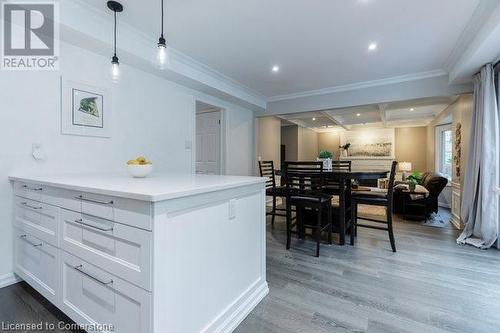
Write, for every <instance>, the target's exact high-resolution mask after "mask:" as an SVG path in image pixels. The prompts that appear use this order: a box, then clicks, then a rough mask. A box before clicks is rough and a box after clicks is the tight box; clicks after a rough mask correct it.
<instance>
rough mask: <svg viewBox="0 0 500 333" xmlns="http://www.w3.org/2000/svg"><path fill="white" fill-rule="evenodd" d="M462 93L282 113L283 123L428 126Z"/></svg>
mask: <svg viewBox="0 0 500 333" xmlns="http://www.w3.org/2000/svg"><path fill="white" fill-rule="evenodd" d="M457 97H458V96H450V97H435V98H424V99H418V100H411V101H403V102H393V103H386V104H377V105H365V106H358V107H351V108H343V109H333V110H324V111H316V112H302V113H293V114H285V115H280V116H278V117H279V118H281V119H282V126H289V125H298V126H302V127H306V128H309V129H311V130H314V131H316V132H330V131H336V130H340V129H346V130H350V129H355V128H359V127H376V128H381V127H386V128H394V127H415V126H427V125H428V124H429V123H430V122H431V121H432V120H433V119H434V118H435V117H436V116H437V115H438V114H439V113H440V112H442V111H444V110H445V109H446V108H447V107H448V106H450V105H451V104H453V103H454V102H455V101H456V100H457Z"/></svg>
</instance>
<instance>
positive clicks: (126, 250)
mask: <svg viewBox="0 0 500 333" xmlns="http://www.w3.org/2000/svg"><path fill="white" fill-rule="evenodd" d="M60 230H61V240H60V244H61V248H62V249H64V250H66V251H67V252H69V253H71V254H74V255H76V256H78V257H80V258H82V259H84V260H87V261H88V262H90V263H92V264H94V265H96V266H98V267H102V268H103V269H105V270H106V271H108V272H110V273H113V274H115V275H118V276H120V277H121V278H123V279H125V280H127V281H129V282H132V283H133V284H135V285H138V286H140V287H142V288H144V289H147V290H151V276H152V274H151V258H152V254H151V246H152V235H151V232H149V231H145V230H141V229H137V228H133V227H130V226H127V225H123V224H120V223H116V222H112V221H109V220H104V219H101V218H98V217H94V216H91V215H86V214H81V213H76V212H72V211H69V210H65V209H61V227H60Z"/></svg>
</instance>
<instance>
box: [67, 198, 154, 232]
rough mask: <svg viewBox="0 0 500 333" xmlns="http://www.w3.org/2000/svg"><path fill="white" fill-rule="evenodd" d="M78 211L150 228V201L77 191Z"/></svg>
mask: <svg viewBox="0 0 500 333" xmlns="http://www.w3.org/2000/svg"><path fill="white" fill-rule="evenodd" d="M76 198H77V199H78V200H79V201H80V202H81V210H80V212H82V213H84V214H88V215H93V216H97V217H101V218H103V219H106V220H111V221H115V222H119V223H122V224H126V225H130V226H133V227H137V228H141V229H146V230H151V225H152V222H151V203H150V202H146V201H138V200H130V199H125V198H117V197H111V196H106V195H99V194H93V193H79V194H77V195H76Z"/></svg>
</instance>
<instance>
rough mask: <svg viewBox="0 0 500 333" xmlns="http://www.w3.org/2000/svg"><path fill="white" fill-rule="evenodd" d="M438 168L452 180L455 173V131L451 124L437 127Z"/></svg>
mask: <svg viewBox="0 0 500 333" xmlns="http://www.w3.org/2000/svg"><path fill="white" fill-rule="evenodd" d="M436 170H437V171H438V172H440V173H442V174H444V175H446V176H447V177H448V179H449V180H451V178H452V175H453V133H452V131H451V125H442V126H438V127H436Z"/></svg>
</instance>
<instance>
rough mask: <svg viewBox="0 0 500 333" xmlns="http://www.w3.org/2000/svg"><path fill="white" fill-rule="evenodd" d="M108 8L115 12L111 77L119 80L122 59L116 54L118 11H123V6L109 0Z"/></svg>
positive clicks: (115, 80)
mask: <svg viewBox="0 0 500 333" xmlns="http://www.w3.org/2000/svg"><path fill="white" fill-rule="evenodd" d="M108 8H109V9H110V10H112V11H113V14H114V29H113V57H111V79H112V80H113V82H117V81H118V79H119V78H120V61H119V59H118V56H117V55H116V13H120V12H122V11H123V6H122V4H121V3H119V2H117V1H108Z"/></svg>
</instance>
